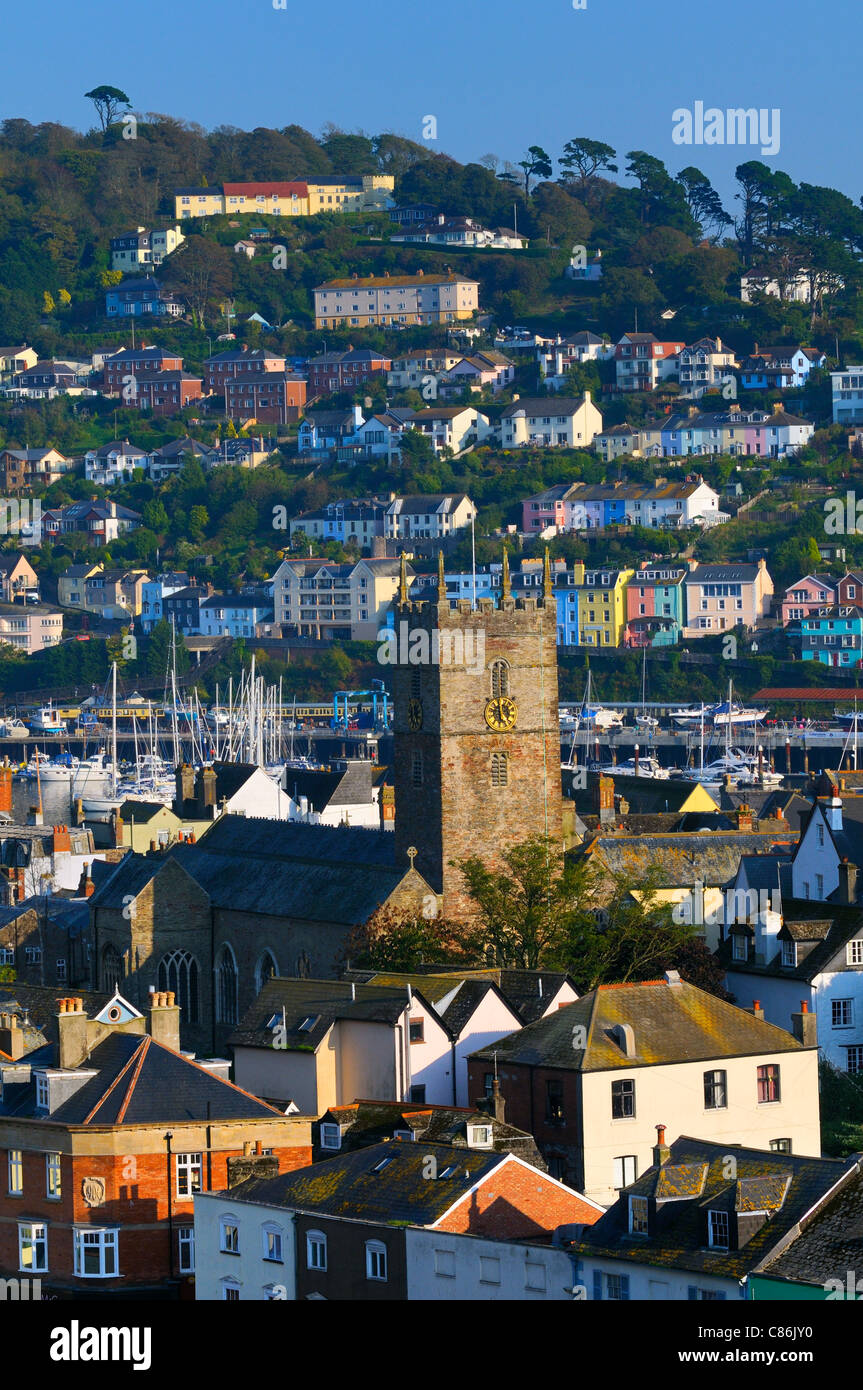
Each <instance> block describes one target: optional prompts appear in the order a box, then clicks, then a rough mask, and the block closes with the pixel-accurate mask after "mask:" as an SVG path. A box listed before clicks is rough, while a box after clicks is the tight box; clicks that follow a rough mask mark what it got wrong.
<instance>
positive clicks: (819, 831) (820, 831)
mask: <svg viewBox="0 0 863 1390" xmlns="http://www.w3.org/2000/svg"><path fill="white" fill-rule="evenodd" d="M815 837H816V842H817V845H818V848H819V849H823V848H824V826H823V825H822V824H821V822H820V821H819V822H818V825H817V827H816V830H815Z"/></svg>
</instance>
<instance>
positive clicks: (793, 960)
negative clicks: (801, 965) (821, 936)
mask: <svg viewBox="0 0 863 1390" xmlns="http://www.w3.org/2000/svg"><path fill="white" fill-rule="evenodd" d="M782 964H783V965H787V966H788V967H789V968H790V969H793V968H794V967H795V966H796V964H797V942H796V941H783V943H782Z"/></svg>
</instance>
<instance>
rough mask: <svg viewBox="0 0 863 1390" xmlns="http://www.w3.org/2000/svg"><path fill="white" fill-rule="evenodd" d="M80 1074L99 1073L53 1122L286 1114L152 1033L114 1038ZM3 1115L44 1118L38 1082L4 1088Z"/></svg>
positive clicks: (136, 1122)
mask: <svg viewBox="0 0 863 1390" xmlns="http://www.w3.org/2000/svg"><path fill="white" fill-rule="evenodd" d="M79 1070H80V1071H84V1072H89V1071H92V1070H95V1072H96V1075H95V1076H93V1077H92V1078H91V1079H90V1080H88V1081H85V1082H84V1084H83V1086H81V1088H80V1089H79V1090H77V1091H76V1092H75V1093H74V1095H72V1096H70V1097H69V1098H68V1099H67V1100H65V1101H63V1103H62V1104H61V1105H59V1106H58V1107H57V1108H56V1109H55V1110H52V1112H51V1119H52V1121H55V1122H57V1123H58V1124H69V1125H146V1124H165V1123H170V1122H174V1123H180V1122H182V1121H186V1120H214V1121H219V1120H243V1119H255V1118H256V1117H261V1118H266V1117H269V1116H272V1115H280V1114H281V1113H282V1112H281V1111H279V1110H276V1109H275V1108H274V1107H273V1106H271V1105H267V1104H266V1103H265V1102H264V1101H262V1100H258V1099H257V1098H256V1097H255V1096H252V1095H249V1094H248V1092H246V1091H242V1090H240V1088H239V1086H234V1085H233V1083H232V1082H230V1081H223V1080H222V1079H221V1077H219V1076H216V1075H215V1074H214V1073H213V1072H211V1071H208V1070H207V1069H206V1068H205V1067H201V1066H199V1065H198V1064H197V1063H196V1062H190V1061H189V1060H188V1058H186V1057H183V1056H182V1055H181V1054H180V1053H179V1052H174V1051H173V1050H172V1049H171V1048H169V1047H165V1046H163V1045H162V1043H158V1042H155V1041H154V1040H153V1039H152V1038H151V1037H150V1036H149V1035H148V1034H141V1033H120V1032H115V1033H111V1034H110V1035H109V1036H108V1037H107V1038H105V1039H104V1041H103V1042H100V1043H99V1044H98V1045H97V1046H96V1047H94V1048H93V1050H92V1052H91V1053H90V1056H89V1058H88V1059H87V1061H86V1063H84V1065H83V1066H82V1067H81V1068H79ZM6 1092H9V1094H8V1097H7V1095H6V1094H5V1093H6ZM4 1114H5V1115H8V1114H14V1115H18V1116H24V1115H33V1116H35V1115H37V1114H38V1115H41V1114H42V1112H41V1111H37V1110H36V1082H35V1078H31V1080H30V1081H29V1082H27V1083H24V1084H22V1085H18V1086H8V1087H4V1097H3V1101H2V1102H0V1115H4Z"/></svg>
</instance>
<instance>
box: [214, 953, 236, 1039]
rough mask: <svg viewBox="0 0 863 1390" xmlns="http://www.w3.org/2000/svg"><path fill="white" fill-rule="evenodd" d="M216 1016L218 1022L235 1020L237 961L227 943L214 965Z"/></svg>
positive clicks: (234, 1021)
mask: <svg viewBox="0 0 863 1390" xmlns="http://www.w3.org/2000/svg"><path fill="white" fill-rule="evenodd" d="M216 1017H217V1019H218V1020H219V1022H220V1023H236V1022H237V963H236V961H235V960H234V953H233V951H232V950H231V948H230V946H229V945H228V944H227V943H225V945H224V946H223V947H222V949H221V951H220V952H219V960H218V964H217V966H216Z"/></svg>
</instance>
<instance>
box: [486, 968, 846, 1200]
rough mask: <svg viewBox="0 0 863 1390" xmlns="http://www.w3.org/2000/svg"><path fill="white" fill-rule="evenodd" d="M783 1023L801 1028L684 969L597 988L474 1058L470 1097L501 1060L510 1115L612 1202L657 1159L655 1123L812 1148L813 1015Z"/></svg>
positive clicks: (815, 1114) (565, 1170)
mask: <svg viewBox="0 0 863 1390" xmlns="http://www.w3.org/2000/svg"><path fill="white" fill-rule="evenodd" d="M788 1022H789V1026H791V1027H792V1028H793V1029H794V1032H793V1034H792V1033H789V1032H786V1031H785V1030H784V1029H782V1028H777V1027H775V1025H773V1024H771V1023H766V1022H765V1021H764V1017H763V1011H762V1010H760V1009H758V1010H756V1011H755V1012H751V1011H749V1010H746V1009H742V1008H737V1007H736V1006H735V1005H734V1004H728V1003H725V1001H724V1000H721V999H718V998H716V996H715V995H712V994H707V993H706V992H705V991H704V990H700V989H697V988H696V987H695V986H694V985H689V984H686V983H684V982H683V981H682V980H681V979H680V977H679V975H678V974H677V972H676V971H668V972H666V974H665V977H664V978H663V979H662V980H659V981H649V982H646V983H644V984H624V985H602V986H600V987H599V988H598V989H596V990H593V991H592V992H591V993H590V994H585V995H583V996H582V998H581V999H579V1000H578V1002H577V1003H575V1004H570V1005H567V1006H566V1007H565V1008H562V1009H559V1010H557V1012H556V1013H554V1014H552V1015H550V1016H549V1017H548V1018H543V1019H540V1020H539V1021H538V1022H536V1023H532V1024H530V1025H529V1026H528V1027H526V1028H523V1029H522V1030H521V1031H520V1032H518V1033H515V1034H513V1035H512V1036H511V1037H509V1038H504V1039H503V1040H502V1041H500V1042H498V1043H495V1044H494V1045H493V1047H487V1048H484V1049H482V1050H481V1051H479V1052H477V1053H475V1054H474V1055H473V1056H472V1057H471V1058H470V1059H469V1061H468V1074H469V1091H470V1096H471V1099H472V1100H473V1099H474V1098H475V1097H476V1096H477V1095H479V1094H481V1087H482V1084H483V1079H484V1076H485V1074H486V1073H487V1071H488V1070H489V1065H490V1063H492V1062H494V1061H495V1059H496V1065H497V1070H498V1076H499V1078H500V1089H501V1093H502V1095H503V1096H504V1098H505V1100H506V1116H507V1120H508V1122H509V1123H510V1124H514V1125H518V1126H520V1127H523V1128H526V1129H530V1130H531V1131H532V1133H533V1135H534V1137H535V1139H536V1141H537V1143H538V1145H539V1147H540V1150H541V1151H542V1155H543V1157H544V1158H545V1160H546V1162H547V1163H548V1165H549V1172H550V1173H551V1174H552V1176H554V1177H558V1178H560V1179H561V1180H562V1181H564V1182H567V1183H569V1185H570V1186H573V1187H575V1188H576V1189H577V1190H578V1191H579V1192H583V1193H584V1194H585V1196H587V1197H589V1198H591V1199H592V1200H593V1201H597V1202H601V1203H603V1204H608V1203H611V1202H613V1201H615V1199H616V1196H617V1193H618V1192H619V1191H620V1189H621V1188H624V1187H628V1186H629V1185H630V1184H631V1183H633V1182H635V1181H636V1179H637V1178H638V1177H639V1176H640V1174H642V1173H643V1172H644V1171H645V1170H646V1169H647V1168H649V1167H650V1166H651V1163H652V1160H653V1145H654V1142H655V1134H656V1126H657V1125H658V1124H662V1125H667V1126H668V1128H669V1130H670V1131H671V1132H672V1133H675V1134H690V1135H696V1136H697V1137H698V1138H700V1139H705V1140H710V1141H711V1142H715V1143H722V1144H728V1145H729V1146H733V1145H737V1144H743V1145H746V1146H749V1147H751V1148H756V1149H767V1150H771V1149H772V1150H774V1151H776V1152H786V1153H794V1154H804V1155H810V1156H815V1157H817V1156H818V1155H820V1153H821V1136H820V1126H819V1107H818V1046H817V1041H816V1036H815V1019H814V1017H813V1015H812V1014H810V1013H808V1012H807V1013H803V1012H801V1013H800V1014H795V1015H792V1017H791V1018H790V1019H789V1020H788Z"/></svg>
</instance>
